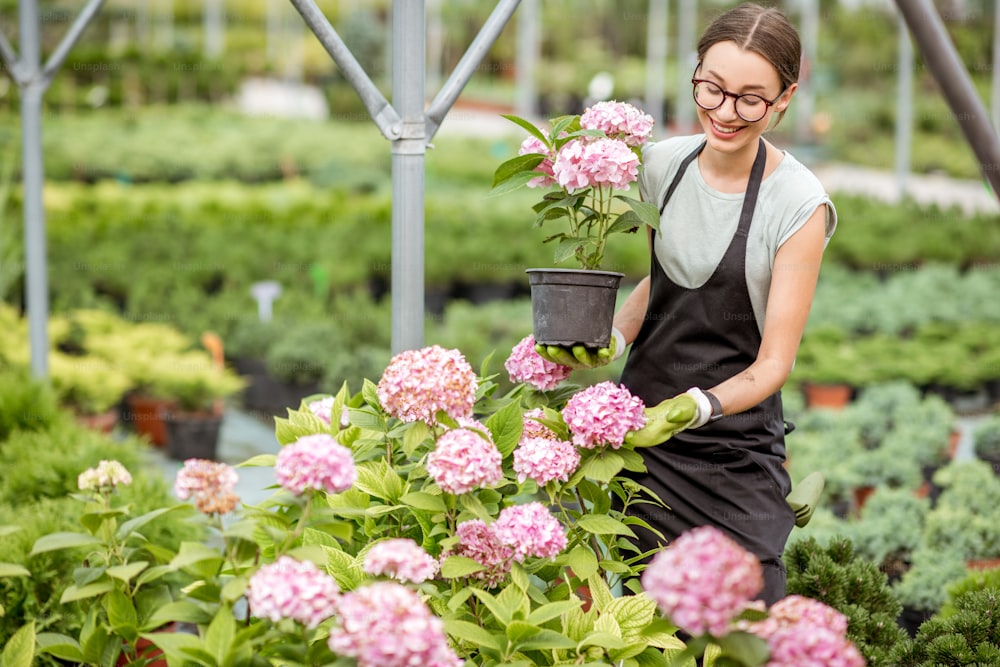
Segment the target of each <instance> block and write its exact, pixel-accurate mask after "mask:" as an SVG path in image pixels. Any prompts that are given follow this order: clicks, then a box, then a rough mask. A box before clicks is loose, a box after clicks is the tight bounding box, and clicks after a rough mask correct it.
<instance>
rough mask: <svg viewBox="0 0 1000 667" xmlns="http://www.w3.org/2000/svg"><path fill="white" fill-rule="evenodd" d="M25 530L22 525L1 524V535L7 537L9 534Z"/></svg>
mask: <svg viewBox="0 0 1000 667" xmlns="http://www.w3.org/2000/svg"><path fill="white" fill-rule="evenodd" d="M22 530H24V528H23V527H21V526H10V525H7V526H0V537H7V536H8V535H13V534H14V533H17V532H20V531H22Z"/></svg>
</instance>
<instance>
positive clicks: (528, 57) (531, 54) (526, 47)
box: [514, 0, 540, 118]
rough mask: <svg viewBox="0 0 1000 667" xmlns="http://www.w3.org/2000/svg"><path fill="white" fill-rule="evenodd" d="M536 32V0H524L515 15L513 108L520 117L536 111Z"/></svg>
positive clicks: (530, 115) (537, 23) (537, 31)
mask: <svg viewBox="0 0 1000 667" xmlns="http://www.w3.org/2000/svg"><path fill="white" fill-rule="evenodd" d="M538 33H539V20H538V0H524V5H523V6H522V7H521V12H520V13H519V14H518V15H517V60H516V61H515V63H516V67H517V69H516V70H515V71H514V76H515V84H516V87H517V98H516V103H515V105H514V108H515V110H516V113H517V115H518V116H521V117H522V118H531V117H532V116H534V115H535V113H536V112H537V111H538V104H537V101H538V91H537V90H536V89H535V65H536V64H537V63H538V57H539V47H540V40H539V35H538Z"/></svg>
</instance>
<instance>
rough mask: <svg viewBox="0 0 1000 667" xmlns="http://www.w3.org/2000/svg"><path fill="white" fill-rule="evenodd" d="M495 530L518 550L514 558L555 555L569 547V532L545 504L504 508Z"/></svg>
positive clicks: (509, 544)
mask: <svg viewBox="0 0 1000 667" xmlns="http://www.w3.org/2000/svg"><path fill="white" fill-rule="evenodd" d="M493 532H494V533H496V536H497V538H498V539H499V540H500V541H501V542H503V543H504V544H506V545H508V546H510V547H512V548H513V549H514V560H516V561H518V562H519V563H520V562H524V559H525V558H527V557H528V556H536V557H538V558H555V557H556V556H558V555H559V554H560V553H562V550H563V549H565V548H566V531H565V529H563V526H562V524H561V523H559V520H558V519H556V518H555V517H554V516H552V513H551V512H550V511H549V510H548V508H547V507H545V505H543V504H541V503H539V502H534V503H526V504H524V505H514V506H512V507H506V508H504V509H502V510H500V515H499V516H498V517H497V520H496V522H494V524H493Z"/></svg>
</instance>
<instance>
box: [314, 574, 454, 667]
mask: <svg viewBox="0 0 1000 667" xmlns="http://www.w3.org/2000/svg"><path fill="white" fill-rule="evenodd" d="M337 612H338V617H339V619H340V623H339V625H337V626H334V627H332V628H330V636H329V639H328V640H327V643H328V644H329V646H330V650H331V651H333V652H334V653H336V654H338V655H345V656H348V657H351V658H354V659H355V660H357V662H358V667H414V666H415V665H421V666H422V667H424V666H426V667H461V665H463V664H464V663H463V661H462V660H460V659H459V657H458V656H457V655H456V654H455V652H454V650H452V648H451V647H450V646H449V645H448V639H447V636H446V635H445V632H444V623H443V622H442V621H441V619H440V618H438V617H437V616H435V615H434V614H432V613H431V610H430V609H428V607H427V605H426V604H425V603H424V601H423V600H421V599H420V596H419V595H417V594H416V593H415V592H414V591H412V590H410V589H409V588H406V587H405V586H402V585H400V584H397V583H395V582H391V581H380V582H376V583H374V584H370V585H368V586H362V587H361V588H358V589H356V590H354V591H351V592H350V593H345V594H344V595H342V596H341V597H340V599H339V601H338V602H337Z"/></svg>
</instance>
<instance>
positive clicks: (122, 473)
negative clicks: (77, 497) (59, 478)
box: [76, 461, 132, 491]
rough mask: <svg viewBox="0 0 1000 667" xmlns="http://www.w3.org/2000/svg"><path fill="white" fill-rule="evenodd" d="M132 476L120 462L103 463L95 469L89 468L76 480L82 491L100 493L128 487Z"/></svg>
mask: <svg viewBox="0 0 1000 667" xmlns="http://www.w3.org/2000/svg"><path fill="white" fill-rule="evenodd" d="M131 483H132V475H131V473H129V471H128V469H126V468H125V466H123V465H122V464H121V462H120V461H101V462H100V463H98V464H97V465H96V466H94V467H93V468H87V469H86V470H84V471H83V472H81V473H80V475H79V476H78V477H77V478H76V485H77V487H78V488H79V489H80V490H81V491H100V490H101V489H113V488H114V487H116V486H128V485H129V484H131Z"/></svg>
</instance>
